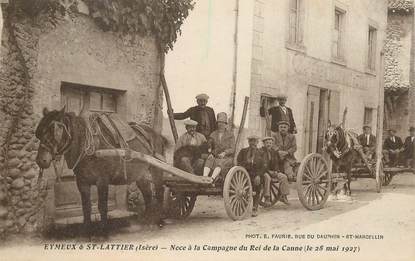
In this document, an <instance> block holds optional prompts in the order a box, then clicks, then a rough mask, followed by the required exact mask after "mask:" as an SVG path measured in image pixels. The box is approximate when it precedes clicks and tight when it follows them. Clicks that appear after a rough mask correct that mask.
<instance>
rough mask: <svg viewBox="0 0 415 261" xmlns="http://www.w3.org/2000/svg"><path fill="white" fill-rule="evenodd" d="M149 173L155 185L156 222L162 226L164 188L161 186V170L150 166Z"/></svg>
mask: <svg viewBox="0 0 415 261" xmlns="http://www.w3.org/2000/svg"><path fill="white" fill-rule="evenodd" d="M150 173H151V176H152V179H153V181H154V185H155V197H156V202H155V213H154V214H155V219H157V224H158V225H159V226H160V227H162V226H164V221H163V200H164V188H163V172H161V171H159V170H157V169H155V168H150Z"/></svg>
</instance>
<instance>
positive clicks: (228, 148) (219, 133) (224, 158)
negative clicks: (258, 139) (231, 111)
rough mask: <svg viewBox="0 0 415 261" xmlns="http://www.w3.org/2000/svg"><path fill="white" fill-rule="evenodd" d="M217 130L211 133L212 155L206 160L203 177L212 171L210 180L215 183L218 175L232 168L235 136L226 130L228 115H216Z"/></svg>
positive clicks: (229, 130) (223, 113) (221, 113)
mask: <svg viewBox="0 0 415 261" xmlns="http://www.w3.org/2000/svg"><path fill="white" fill-rule="evenodd" d="M216 122H217V125H218V126H217V130H215V131H214V132H212V133H211V134H210V136H209V138H210V139H211V141H212V143H213V144H212V145H213V151H212V154H211V155H209V157H208V158H207V159H206V162H205V167H204V169H203V176H208V175H209V174H210V172H211V170H212V169H213V172H212V179H213V181H215V180H216V179H217V177H218V176H219V174H220V173H227V172H228V170H229V169H230V168H232V167H233V155H234V154H235V152H234V150H235V135H234V134H233V131H232V130H231V129H228V128H227V127H228V115H227V114H226V113H225V112H220V113H218V117H217V120H216Z"/></svg>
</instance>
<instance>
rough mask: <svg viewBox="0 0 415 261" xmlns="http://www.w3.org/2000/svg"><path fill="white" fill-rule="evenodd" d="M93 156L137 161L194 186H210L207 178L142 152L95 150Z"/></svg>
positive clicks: (209, 180)
mask: <svg viewBox="0 0 415 261" xmlns="http://www.w3.org/2000/svg"><path fill="white" fill-rule="evenodd" d="M95 156H96V157H99V158H104V157H123V158H126V159H135V160H139V161H141V162H145V163H148V164H150V165H151V166H153V167H155V168H157V169H160V170H163V171H165V172H168V173H170V174H172V175H174V176H176V177H180V178H182V179H185V180H187V181H190V182H193V183H196V184H210V183H211V179H210V178H209V177H203V176H196V175H195V174H192V173H188V172H186V171H183V170H181V169H178V168H175V167H173V166H170V165H169V164H167V163H166V162H164V161H161V160H159V159H157V158H155V157H153V156H150V155H147V154H145V153H142V152H138V151H134V150H131V149H104V150H97V151H96V152H95Z"/></svg>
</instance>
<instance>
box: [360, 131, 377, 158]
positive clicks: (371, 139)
mask: <svg viewBox="0 0 415 261" xmlns="http://www.w3.org/2000/svg"><path fill="white" fill-rule="evenodd" d="M357 140H358V141H359V143H360V145H362V148H363V153H364V154H365V155H366V158H367V159H368V160H370V159H373V158H374V155H375V151H376V137H375V135H373V134H372V128H371V127H370V126H369V125H364V126H363V134H361V135H359V136H358V137H357Z"/></svg>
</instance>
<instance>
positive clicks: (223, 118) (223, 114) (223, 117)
mask: <svg viewBox="0 0 415 261" xmlns="http://www.w3.org/2000/svg"><path fill="white" fill-rule="evenodd" d="M217 122H223V123H228V115H227V114H226V112H219V113H218V116H217Z"/></svg>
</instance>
